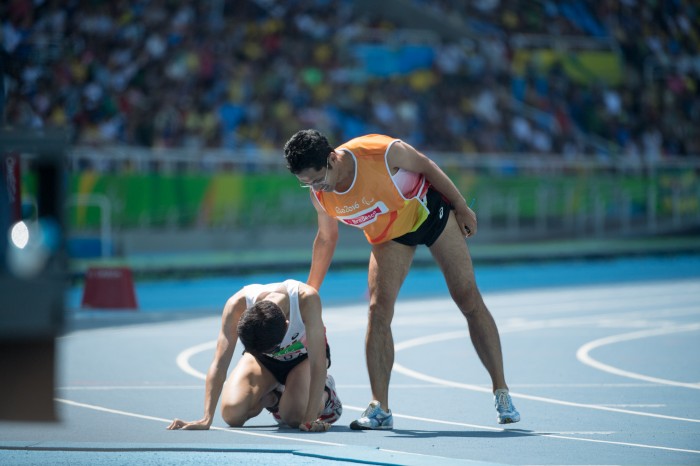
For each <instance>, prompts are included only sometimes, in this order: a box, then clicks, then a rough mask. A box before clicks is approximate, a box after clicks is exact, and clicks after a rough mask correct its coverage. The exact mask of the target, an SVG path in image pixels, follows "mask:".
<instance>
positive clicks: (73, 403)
mask: <svg viewBox="0 0 700 466" xmlns="http://www.w3.org/2000/svg"><path fill="white" fill-rule="evenodd" d="M54 399H55V400H56V401H58V402H60V403H65V404H67V405H70V406H76V407H78V408H87V409H92V410H95V411H101V412H104V413H110V414H119V415H120V416H129V417H135V418H138V419H146V420H148V421H158V422H163V423H167V424H170V423H171V422H172V419H164V418H162V417H155V416H147V415H145V414H138V413H131V412H129V411H122V410H120V409H112V408H105V407H104V406H97V405H91V404H87V403H79V402H77V401H72V400H66V399H63V398H54ZM209 429H210V430H220V431H222V432H229V433H231V434H240V435H250V436H253V437H265V438H271V439H275V440H290V441H292V442H306V443H314V444H317V445H328V446H333V447H346V446H347V445H346V444H344V443H333V442H322V441H320V440H310V439H305V438H297V437H285V436H284V435H273V434H261V433H259V432H248V431H244V430H238V429H235V428H233V427H230V428H223V427H215V426H212V427H210V428H209Z"/></svg>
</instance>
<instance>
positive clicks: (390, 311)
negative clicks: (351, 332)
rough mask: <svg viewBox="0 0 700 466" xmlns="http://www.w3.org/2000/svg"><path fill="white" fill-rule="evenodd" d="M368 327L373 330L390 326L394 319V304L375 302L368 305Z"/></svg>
mask: <svg viewBox="0 0 700 466" xmlns="http://www.w3.org/2000/svg"><path fill="white" fill-rule="evenodd" d="M368 317H369V325H370V326H371V327H374V328H386V327H390V326H391V321H392V319H393V317H394V303H388V302H381V301H379V300H375V301H372V302H370V304H369V316H368Z"/></svg>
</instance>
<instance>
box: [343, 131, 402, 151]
mask: <svg viewBox="0 0 700 466" xmlns="http://www.w3.org/2000/svg"><path fill="white" fill-rule="evenodd" d="M396 140H397V139H396V138H393V137H391V136H387V135H384V134H365V135H364V136H359V137H356V138H354V139H350V140H349V141H348V142H346V143H344V144H341V145H340V146H339V147H338V150H340V149H348V150H351V151H354V150H359V149H370V148H376V147H384V146H387V145H388V144H390V143H391V142H392V141H396Z"/></svg>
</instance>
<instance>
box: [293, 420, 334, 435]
mask: <svg viewBox="0 0 700 466" xmlns="http://www.w3.org/2000/svg"><path fill="white" fill-rule="evenodd" d="M330 428H331V425H330V424H329V423H327V422H323V421H319V420H318V419H317V420H315V421H313V422H302V423H301V424H299V430H301V431H302V432H327V431H328V430H329V429H330Z"/></svg>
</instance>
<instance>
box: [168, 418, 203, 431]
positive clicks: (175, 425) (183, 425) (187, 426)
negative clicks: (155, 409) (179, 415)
mask: <svg viewBox="0 0 700 466" xmlns="http://www.w3.org/2000/svg"><path fill="white" fill-rule="evenodd" d="M209 426H210V424H209V423H208V422H207V421H205V420H204V419H202V420H199V421H193V422H185V421H183V420H182V419H175V420H174V421H173V422H171V423H170V425H169V426H168V430H179V429H182V430H209Z"/></svg>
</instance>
